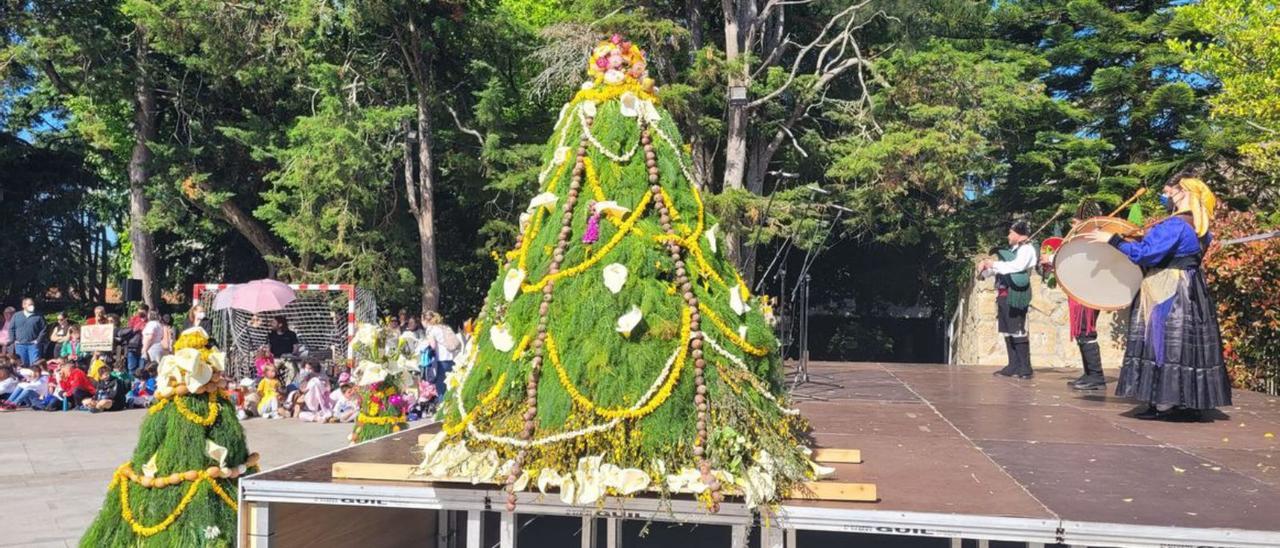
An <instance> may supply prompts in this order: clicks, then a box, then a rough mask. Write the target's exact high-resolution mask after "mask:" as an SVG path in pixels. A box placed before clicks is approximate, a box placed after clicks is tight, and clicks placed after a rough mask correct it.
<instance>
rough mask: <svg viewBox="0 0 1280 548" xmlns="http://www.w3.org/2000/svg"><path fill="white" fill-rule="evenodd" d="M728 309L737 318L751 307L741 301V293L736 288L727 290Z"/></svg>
mask: <svg viewBox="0 0 1280 548" xmlns="http://www.w3.org/2000/svg"><path fill="white" fill-rule="evenodd" d="M729 309H730V310H733V313H734V314H737V315H739V316H741V315H743V314H746V313H747V311H748V310H751V307H750V306H748V305H747V303H746V302H745V301H743V300H742V291H740V290H739V289H738V288H736V287H734V288H730V289H729Z"/></svg>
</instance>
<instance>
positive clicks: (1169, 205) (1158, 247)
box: [1089, 176, 1231, 422]
mask: <svg viewBox="0 0 1280 548" xmlns="http://www.w3.org/2000/svg"><path fill="white" fill-rule="evenodd" d="M1160 202H1161V203H1162V204H1164V206H1165V208H1166V209H1168V210H1169V211H1170V212H1171V213H1172V215H1171V216H1169V218H1167V219H1164V220H1163V221H1160V222H1159V223H1158V224H1156V225H1155V226H1152V227H1151V228H1150V229H1148V230H1147V231H1146V234H1144V235H1143V236H1142V238H1140V239H1138V240H1137V241H1126V240H1125V239H1123V238H1121V237H1119V236H1116V235H1112V234H1107V233H1105V232H1098V233H1093V234H1090V235H1089V238H1090V239H1091V240H1093V241H1097V242H1102V241H1106V242H1109V243H1110V244H1111V245H1113V246H1115V247H1116V248H1117V249H1119V250H1120V251H1122V252H1124V254H1125V255H1127V256H1128V257H1129V260H1131V261H1133V262H1134V263H1136V264H1137V265H1139V266H1142V267H1144V275H1143V280H1142V289H1141V291H1139V293H1138V296H1137V297H1135V298H1134V302H1133V306H1131V307H1130V313H1129V332H1128V334H1127V337H1126V340H1125V351H1124V362H1123V366H1122V368H1121V370H1120V378H1119V380H1118V381H1117V383H1116V395H1118V396H1127V397H1132V398H1136V399H1138V400H1139V401H1142V402H1146V403H1147V404H1149V405H1148V407H1147V408H1146V409H1145V410H1143V411H1141V412H1139V413H1137V414H1136V415H1134V416H1135V417H1136V418H1139V419H1143V420H1165V421H1174V422H1196V421H1200V420H1201V419H1202V412H1203V411H1205V410H1209V409H1213V408H1216V407H1221V406H1224V405H1231V381H1230V380H1229V379H1228V377H1227V368H1226V365H1225V363H1224V361H1223V357H1222V338H1221V333H1220V331H1219V329H1218V317H1217V311H1216V308H1215V304H1214V302H1213V297H1212V296H1210V295H1209V288H1208V286H1207V285H1206V284H1205V278H1204V271H1203V270H1202V268H1201V265H1200V262H1201V260H1202V259H1203V258H1204V252H1205V250H1206V249H1207V248H1208V247H1209V242H1210V239H1211V236H1210V234H1209V222H1210V220H1211V219H1212V217H1213V208H1214V205H1215V204H1216V203H1217V199H1216V198H1215V197H1214V195H1213V192H1211V191H1210V190H1209V187H1208V186H1206V185H1205V184H1204V182H1202V181H1201V180H1199V179H1193V178H1183V177H1181V176H1178V177H1174V178H1173V179H1170V180H1169V182H1167V183H1165V186H1164V189H1163V191H1162V194H1161V195H1160Z"/></svg>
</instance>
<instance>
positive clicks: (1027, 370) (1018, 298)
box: [978, 221, 1036, 379]
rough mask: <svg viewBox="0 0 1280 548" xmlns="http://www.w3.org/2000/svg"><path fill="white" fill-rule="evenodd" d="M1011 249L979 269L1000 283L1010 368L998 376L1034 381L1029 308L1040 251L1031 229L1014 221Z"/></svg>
mask: <svg viewBox="0 0 1280 548" xmlns="http://www.w3.org/2000/svg"><path fill="white" fill-rule="evenodd" d="M1008 239H1009V249H1001V250H999V251H997V253H996V254H997V256H998V257H999V259H1000V260H999V261H992V260H990V259H987V260H984V261H982V263H981V264H979V265H978V272H979V276H980V277H982V278H987V277H989V276H992V275H994V276H995V278H996V280H995V283H996V314H997V319H996V321H997V322H998V327H999V330H1000V335H1001V336H1003V337H1004V345H1005V350H1006V351H1007V352H1008V353H1009V365H1006V366H1005V367H1004V369H1001V370H999V371H996V372H995V374H996V375H1000V376H1004V377H1017V378H1019V379H1030V378H1031V375H1032V371H1031V341H1030V340H1028V338H1027V307H1028V306H1030V305H1031V269H1032V268H1034V267H1035V265H1036V249H1035V246H1034V245H1032V243H1031V226H1030V225H1028V224H1027V222H1026V221H1014V222H1013V224H1012V225H1010V226H1009V234H1008Z"/></svg>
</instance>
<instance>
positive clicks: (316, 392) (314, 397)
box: [296, 363, 333, 422]
mask: <svg viewBox="0 0 1280 548" xmlns="http://www.w3.org/2000/svg"><path fill="white" fill-rule="evenodd" d="M307 368H308V370H310V371H311V376H310V378H308V379H307V384H306V385H305V386H303V388H302V409H300V410H299V412H298V413H297V415H296V416H297V417H298V418H299V419H302V420H304V421H307V422H328V421H329V418H330V417H332V416H333V400H332V399H330V397H329V391H330V388H329V376H328V375H325V374H323V373H320V371H319V370H320V366H319V365H318V364H314V363H312V364H307Z"/></svg>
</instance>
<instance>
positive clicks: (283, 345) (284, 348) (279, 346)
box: [267, 316, 298, 358]
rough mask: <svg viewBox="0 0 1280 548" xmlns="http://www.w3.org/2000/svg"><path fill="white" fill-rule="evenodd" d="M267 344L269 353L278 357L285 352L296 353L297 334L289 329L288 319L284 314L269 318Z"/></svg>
mask: <svg viewBox="0 0 1280 548" xmlns="http://www.w3.org/2000/svg"><path fill="white" fill-rule="evenodd" d="M267 346H268V347H269V348H270V349H271V355H272V356H275V357H277V358H279V357H280V356H283V355H285V354H297V353H298V335H297V333H294V332H293V331H290V330H289V320H288V319H286V318H285V317H284V316H276V317H274V318H272V319H271V332H270V333H267Z"/></svg>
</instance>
